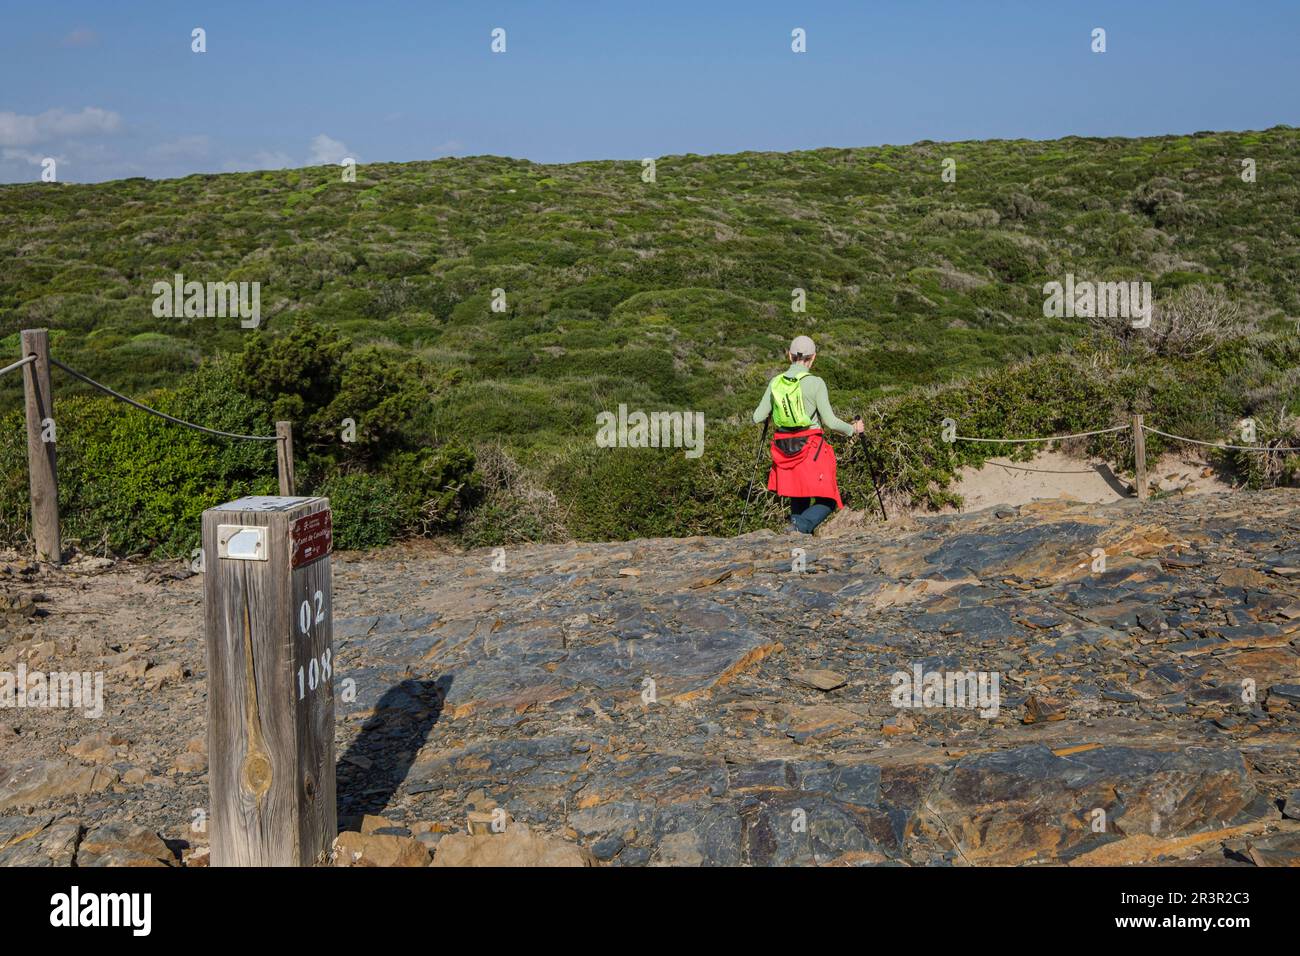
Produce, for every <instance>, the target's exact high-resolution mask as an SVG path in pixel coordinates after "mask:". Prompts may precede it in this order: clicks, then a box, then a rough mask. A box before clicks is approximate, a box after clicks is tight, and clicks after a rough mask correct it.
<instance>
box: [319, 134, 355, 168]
mask: <svg viewBox="0 0 1300 956" xmlns="http://www.w3.org/2000/svg"><path fill="white" fill-rule="evenodd" d="M349 156H352V153H350V152H349V151H348V147H347V145H346V144H345V143H341V142H339V141H338V140H337V139H332V138H330V137H329V136H326V135H325V134H324V133H321V134H320V135H319V136H317V137H316V138H315V139H313V140H312V141H311V160H310V163H311V165H313V166H320V165H324V164H329V165H335V166H336V165H338V164H339V163H341V162H343V160H345V159H347V158H348V157H349ZM353 158H354V159H355V158H356V157H353Z"/></svg>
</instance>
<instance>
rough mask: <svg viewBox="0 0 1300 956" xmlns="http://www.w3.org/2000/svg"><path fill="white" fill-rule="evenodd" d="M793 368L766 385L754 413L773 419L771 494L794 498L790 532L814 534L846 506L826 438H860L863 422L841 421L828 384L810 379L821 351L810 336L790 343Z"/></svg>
mask: <svg viewBox="0 0 1300 956" xmlns="http://www.w3.org/2000/svg"><path fill="white" fill-rule="evenodd" d="M787 357H788V358H789V360H790V367H789V368H788V369H786V370H785V371H784V372H782V373H781V374H780V375H778V376H776V377H775V378H773V379H772V380H771V381H770V382H768V383H767V390H766V391H764V392H763V400H762V401H761V402H759V403H758V408H756V409H754V424H756V425H757V424H759V423H760V422H764V421H766V420H767V417H768V416H769V415H771V416H772V424H773V425H775V426H776V431H775V433H774V434H773V436H772V449H771V450H772V470H771V471H770V472H768V475H767V490H768V491H775V492H776V493H777V494H778V495H780V496H781V497H782V498H789V499H790V514H791V518H790V523H789V524H788V525H786V531H787V532H796V531H797V532H799V533H800V534H812V533H813V530H814V529H815V528H816V527H817V526H818V525H819V524H821V523H822V522H823V521H825V520H826V519H827V518H828V517H830V515H831V512H832V511H834V510H835V509H836V508H842V507H844V502H843V501H841V500H840V489H839V486H838V485H837V484H836V483H835V452H834V450H833V449H832V448H831V446H830V444H829V443H828V442H827V441H826V437H825V435H823V434H822V429H823V428H830V429H833V430H834V431H837V432H839V433H840V434H841V435H853V434H859V433H861V432H862V430H863V425H862V422H861V421H860V420H859V421H855V422H853V424H849V423H848V422H842V421H840V420H839V419H838V418H837V417H836V416H835V412H833V411H832V410H831V403H830V399H829V398H828V397H827V394H826V383H825V382H823V381H822V380H821V379H820V378H818V377H817V376H816V375H813V374H812V367H813V362H815V361H816V360H817V346H816V345H814V344H813V340H812V339H810V338H809V337H808V336H806V335H800V336H797V337H796V338H795V340H794V341H793V342H791V343H790V351H789V352H788V353H787Z"/></svg>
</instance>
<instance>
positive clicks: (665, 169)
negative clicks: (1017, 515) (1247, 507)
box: [0, 127, 1300, 554]
mask: <svg viewBox="0 0 1300 956" xmlns="http://www.w3.org/2000/svg"><path fill="white" fill-rule="evenodd" d="M1297 146H1300V131H1297V130H1295V129H1292V128H1289V127H1276V128H1273V129H1270V130H1267V131H1264V132H1247V133H1198V134H1195V135H1191V136H1168V137H1153V138H1145V139H1118V138H1116V139H1081V138H1067V139H1063V140H1058V141H1051V142H1031V141H988V142H961V143H934V142H922V143H917V144H914V145H911V146H882V147H875V148H864V149H821V150H814V151H809V152H800V153H788V154H774V153H740V154H735V155H727V156H707V157H706V156H695V155H686V156H670V157H661V158H659V159H657V160H656V162H655V164H654V169H653V173H654V175H653V177H652V181H647V179H648V178H650V177H649V176H648V174H647V170H646V169H645V167H644V166H643V164H642V163H640V162H615V161H607V162H591V163H578V164H573V165H566V166H542V165H537V164H533V163H529V162H526V161H522V160H512V159H505V158H499V157H471V158H465V159H447V160H439V161H436V162H427V163H406V164H369V165H364V166H360V167H358V168H357V169H356V181H355V182H348V181H345V177H344V176H343V175H342V171H341V170H340V169H339V168H337V167H327V166H319V167H311V168H306V169H295V170H282V171H274V172H260V173H239V174H226V175H196V176H190V177H187V178H185V179H180V180H169V181H147V180H143V179H137V180H124V181H119V182H113V183H104V184H99V185H76V186H73V185H61V184H47V183H32V184H25V185H16V186H3V187H0V227H2V228H0V355H6V354H7V355H10V356H14V357H16V356H17V353H18V330H20V329H23V328H31V327H48V328H49V329H50V330H51V347H52V350H53V352H54V354H55V355H56V356H57V357H58V358H60V359H61V360H62V361H63V362H66V363H67V364H69V365H71V366H72V367H74V368H77V369H78V370H80V371H82V372H84V373H86V374H88V375H91V376H92V377H94V378H96V379H99V380H100V381H102V382H105V383H106V384H109V385H111V386H113V387H114V388H117V389H119V390H121V391H124V392H126V393H127V394H130V395H132V396H133V397H136V398H139V399H141V400H144V401H146V402H149V403H151V404H153V405H155V406H156V407H159V408H160V409H163V410H165V411H168V412H170V413H171V414H174V415H177V416H179V417H182V418H185V419H188V420H191V421H195V422H199V423H201V424H204V425H209V426H211V427H216V428H221V429H224V430H231V431H237V432H243V433H257V434H269V433H270V432H271V431H272V430H273V424H272V423H273V422H274V421H275V420H276V419H278V418H287V419H291V420H292V421H293V422H294V424H295V430H296V440H297V448H296V453H297V456H298V459H299V468H298V471H299V480H300V485H301V487H302V488H303V489H304V490H306V491H309V492H314V493H323V494H329V495H330V496H331V498H332V499H333V500H334V503H335V512H336V522H338V524H339V543H340V545H343V546H368V545H373V544H380V543H383V542H385V541H388V540H392V539H393V538H395V537H400V536H403V535H410V534H430V533H454V534H457V535H459V536H461V537H462V538H463V539H464V540H465V541H466V542H468V543H472V544H496V543H503V542H509V541H517V540H524V539H545V538H555V537H565V536H573V537H579V538H622V537H634V536H646V535H661V534H664V535H667V534H693V533H728V532H730V531H732V530H733V529H734V527H735V522H736V520H737V518H738V517H739V513H740V509H741V507H742V506H743V501H744V491H745V486H746V485H747V483H748V481H749V477H750V474H751V471H752V468H753V462H754V450H755V440H756V439H757V429H756V428H755V427H754V426H752V425H750V424H749V418H748V415H749V412H750V410H751V409H752V408H753V406H754V405H755V404H756V403H757V400H758V397H759V395H760V393H761V389H762V385H763V383H764V382H765V381H766V379H767V378H768V377H769V376H770V375H772V374H774V373H775V372H776V371H779V370H780V369H781V368H782V367H783V362H782V360H781V359H782V351H783V349H784V346H785V345H786V343H787V342H788V341H789V339H790V338H791V337H792V336H793V335H794V334H796V333H799V332H806V333H808V334H811V335H812V336H813V337H814V338H815V339H816V340H817V342H818V345H819V347H820V350H821V353H822V354H821V356H820V357H819V359H818V365H817V369H816V371H817V373H818V374H820V375H822V376H823V377H824V378H825V379H826V380H827V382H828V383H829V385H830V387H831V396H832V401H833V403H834V404H835V406H836V410H837V411H838V412H839V413H840V415H841V416H842V417H846V418H847V417H851V415H852V414H854V413H857V412H861V413H862V414H863V415H864V417H865V418H866V420H867V422H868V436H869V437H870V438H871V440H872V443H873V447H874V448H875V449H876V450H877V453H878V454H879V456H880V461H879V463H878V470H879V471H880V473H881V474H882V477H883V479H884V481H885V483H886V484H887V485H888V487H889V489H890V491H891V492H892V493H894V494H895V495H896V496H899V497H901V498H906V499H910V500H912V501H916V502H925V503H929V504H933V505H939V504H943V503H945V502H947V501H948V500H950V497H951V496H950V493H949V492H948V491H947V490H946V489H947V485H948V482H949V480H950V479H951V477H952V475H953V472H954V469H956V468H957V467H959V466H960V465H962V464H967V463H973V462H976V461H978V460H980V459H982V458H983V457H984V456H986V455H993V454H1000V453H1006V452H1009V451H1011V449H1010V448H1009V447H1006V446H997V445H982V446H972V445H963V444H961V443H958V444H957V445H949V444H946V443H944V442H943V441H942V440H941V437H940V424H939V422H940V420H941V419H942V418H944V417H951V418H954V419H956V420H958V421H959V422H960V423H961V425H960V430H961V432H962V433H963V434H966V435H976V436H983V437H998V436H1007V435H1023V434H1050V433H1053V432H1062V431H1074V430H1084V429H1093V428H1100V427H1105V426H1107V425H1111V424H1116V423H1118V422H1119V421H1122V420H1123V419H1124V418H1125V417H1126V416H1127V415H1129V414H1131V413H1133V412H1135V411H1140V412H1143V413H1145V414H1147V415H1148V417H1149V418H1150V419H1151V421H1152V422H1153V423H1156V424H1157V425H1158V427H1161V428H1162V429H1163V430H1167V431H1171V432H1174V433H1177V434H1183V435H1189V436H1192V437H1197V438H1202V439H1205V440H1220V439H1224V438H1230V437H1232V435H1233V431H1232V430H1233V428H1234V427H1235V424H1236V422H1237V420H1239V419H1240V418H1242V417H1246V416H1250V417H1253V418H1255V419H1256V420H1257V423H1258V429H1259V439H1260V440H1261V441H1277V440H1280V439H1283V438H1285V436H1287V435H1289V434H1290V433H1291V431H1292V430H1293V427H1292V422H1291V418H1290V411H1289V410H1290V409H1291V408H1293V407H1294V406H1295V400H1296V398H1297V397H1300V396H1298V395H1297V391H1298V390H1300V376H1298V375H1297V372H1296V367H1297V358H1298V357H1300V347H1298V346H1297V344H1296V319H1297V317H1300V291H1298V290H1297V285H1296V277H1297V275H1300V156H1298V155H1297ZM946 160H952V161H953V162H952V163H946V162H945V161H946ZM1247 161H1250V162H1249V167H1250V169H1252V170H1253V176H1243V173H1244V172H1245V171H1246V169H1247ZM945 169H949V170H951V171H955V181H947V180H946V179H945V177H944V171H945ZM949 178H951V177H949ZM177 274H181V275H183V276H184V277H185V279H186V280H197V281H200V282H249V283H253V282H256V283H258V284H259V285H260V301H261V314H260V323H259V326H258V327H257V328H244V327H241V323H240V321H239V319H238V318H230V317H226V318H204V317H191V318H184V317H180V318H167V317H157V316H155V314H154V312H155V310H154V308H153V306H154V300H155V293H154V291H153V289H154V284H155V283H157V282H164V283H171V282H172V280H173V277H174V276H175V275H177ZM1067 275H1073V276H1076V277H1078V278H1079V279H1087V280H1091V281H1124V282H1132V281H1148V282H1150V283H1151V284H1152V288H1153V291H1154V295H1155V299H1156V303H1157V305H1156V312H1155V316H1154V321H1153V323H1152V326H1151V328H1150V329H1146V330H1140V331H1137V330H1133V329H1132V328H1131V327H1130V326H1129V325H1128V324H1127V323H1126V322H1106V321H1103V320H1096V319H1088V318H1072V317H1069V318H1067V317H1062V318H1046V317H1044V310H1043V301H1044V293H1043V286H1044V283H1047V282H1051V281H1058V282H1060V281H1064V280H1065V278H1066V276H1067ZM801 301H802V302H804V303H806V304H805V308H806V311H803V312H798V311H795V310H794V309H792V304H796V305H797V304H798V303H800V302H801ZM55 377H56V382H55V395H56V413H57V418H58V423H59V446H58V447H59V455H60V459H59V467H60V479H61V483H62V484H61V489H60V491H61V497H62V498H63V499H64V501H63V504H62V510H63V514H64V516H65V518H64V520H65V525H66V531H65V533H66V534H67V536H69V537H70V538H72V539H75V540H77V541H79V542H80V543H81V545H82V546H83V547H86V548H102V549H105V550H109V551H114V552H118V553H134V552H154V553H167V554H170V553H177V554H183V553H188V550H189V549H190V548H191V547H193V546H194V544H195V543H196V542H197V529H198V525H197V521H196V520H195V519H196V517H197V515H198V514H199V512H201V511H202V510H203V508H205V507H209V506H211V505H212V504H215V503H218V502H220V501H223V500H226V499H228V498H230V497H234V496H236V495H238V494H243V493H248V492H266V491H269V490H272V489H273V488H274V449H273V447H272V446H271V444H270V443H239V442H236V443H230V442H227V441H224V440H222V439H214V438H210V437H206V436H201V435H198V434H197V433H193V432H188V431H179V430H178V429H177V428H176V426H173V425H170V424H168V423H166V422H163V421H161V420H157V419H153V418H150V417H147V416H144V415H142V414H141V413H138V412H135V411H133V410H130V409H128V408H126V407H125V406H122V405H119V404H117V403H113V402H112V401H111V400H110V399H107V398H104V397H102V396H99V395H98V394H97V393H93V392H91V391H89V390H88V389H87V388H86V387H85V386H83V385H81V384H80V383H78V382H76V381H75V380H72V379H70V378H68V377H66V376H63V375H62V373H60V372H58V371H57V370H56V372H55ZM620 404H624V405H626V406H628V407H629V408H632V409H641V410H643V411H646V412H650V411H657V410H670V409H672V410H690V411H699V412H702V413H703V414H704V415H705V419H706V422H707V429H706V434H705V442H704V454H703V455H702V456H701V457H699V458H687V457H686V456H685V455H683V453H682V451H681V450H680V449H660V448H650V449H625V448H600V447H597V445H596V442H595V433H596V424H595V421H596V419H595V416H596V414H597V413H599V412H602V411H610V410H614V409H616V408H617V407H618V406H619V405H620ZM0 409H5V410H7V411H5V412H4V413H3V415H0V537H3V539H4V541H5V542H6V543H20V542H22V541H23V540H24V538H25V536H26V533H27V521H28V518H27V513H26V508H27V504H26V470H25V458H24V441H25V439H24V436H23V425H22V410H21V376H19V375H12V374H11V375H8V376H5V377H4V378H2V379H0ZM349 421H350V422H352V423H353V432H352V437H353V438H354V439H355V440H344V438H343V436H344V434H345V432H346V429H347V427H348V426H347V425H346V422H349ZM1128 441H1129V439H1128V438H1127V436H1125V435H1122V434H1121V435H1120V436H1118V437H1117V436H1113V435H1109V436H1100V437H1098V438H1097V439H1093V440H1092V444H1091V445H1090V446H1089V447H1088V450H1090V451H1093V452H1095V453H1098V454H1103V455H1106V456H1107V457H1109V458H1110V459H1111V460H1112V461H1114V462H1116V463H1117V465H1118V466H1120V467H1127V466H1131V464H1132V449H1131V447H1129V445H1128ZM1148 444H1149V450H1150V451H1151V453H1156V452H1158V451H1159V450H1161V446H1160V444H1159V443H1158V442H1155V441H1152V442H1149V443H1148ZM840 451H841V457H842V459H845V461H844V464H843V467H842V470H841V481H842V487H843V488H844V489H845V492H846V497H847V498H848V499H849V501H850V503H855V504H859V505H865V504H866V502H867V496H868V495H870V493H871V489H870V482H869V480H868V479H867V477H866V475H867V472H866V469H865V468H864V467H862V463H861V461H860V460H858V459H857V456H858V455H860V454H861V452H860V451H853V452H850V447H849V446H848V445H842V446H841V447H840ZM1223 454H1224V455H1225V456H1228V455H1230V454H1231V453H1228V452H1225V453H1223ZM1222 463H1223V465H1224V467H1225V468H1227V469H1229V470H1231V471H1232V472H1234V473H1235V474H1236V475H1237V476H1238V477H1239V478H1241V480H1243V481H1248V482H1251V483H1253V484H1267V483H1274V482H1278V481H1287V480H1290V471H1289V469H1290V461H1289V459H1286V458H1284V457H1276V458H1270V457H1269V456H1262V457H1261V456H1258V455H1249V454H1246V455H1236V456H1234V457H1224V459H1223V462H1222ZM760 520H762V521H765V522H767V523H771V524H775V522H777V521H778V515H777V513H776V509H775V507H774V505H773V503H772V502H767V503H766V510H765V511H764V512H763V513H762V514H761V515H760Z"/></svg>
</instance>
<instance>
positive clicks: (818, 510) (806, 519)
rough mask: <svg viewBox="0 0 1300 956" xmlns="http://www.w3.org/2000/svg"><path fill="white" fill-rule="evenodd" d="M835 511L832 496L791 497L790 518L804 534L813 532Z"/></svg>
mask: <svg viewBox="0 0 1300 956" xmlns="http://www.w3.org/2000/svg"><path fill="white" fill-rule="evenodd" d="M834 511H835V502H834V501H832V500H831V499H830V498H791V499H790V520H791V521H793V522H794V526H795V527H796V528H798V529H799V530H800V531H802V532H803V533H804V534H812V533H813V529H815V528H816V527H817V526H818V525H819V524H821V523H822V522H823V521H825V520H826V519H827V518H829V517H830V516H831V514H832V513H833V512H834Z"/></svg>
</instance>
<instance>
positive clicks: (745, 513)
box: [736, 418, 772, 535]
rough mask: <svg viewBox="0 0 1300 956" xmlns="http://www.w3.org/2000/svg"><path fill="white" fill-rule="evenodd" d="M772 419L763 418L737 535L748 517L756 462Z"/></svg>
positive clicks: (759, 456) (741, 532)
mask: <svg viewBox="0 0 1300 956" xmlns="http://www.w3.org/2000/svg"><path fill="white" fill-rule="evenodd" d="M771 421H772V419H771V418H767V419H764V420H763V435H762V437H761V438H759V440H758V454H757V455H756V456H754V470H753V471H751V472H750V473H749V491H747V492H746V493H745V510H744V511H742V512H741V513H740V526H739V527H738V528H737V529H736V534H737V535H742V534H744V533H745V519H746V518H748V517H749V499H750V498H751V497H753V495H754V472H755V471H757V470H758V464H759V462H761V461H762V460H763V446H764V445H766V444H767V426H768V425H769V424H770V423H771Z"/></svg>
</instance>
